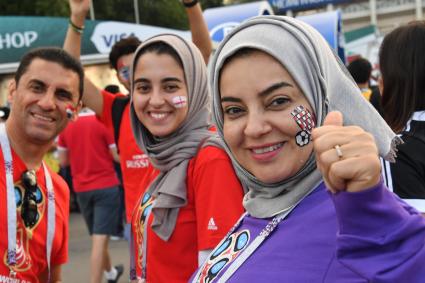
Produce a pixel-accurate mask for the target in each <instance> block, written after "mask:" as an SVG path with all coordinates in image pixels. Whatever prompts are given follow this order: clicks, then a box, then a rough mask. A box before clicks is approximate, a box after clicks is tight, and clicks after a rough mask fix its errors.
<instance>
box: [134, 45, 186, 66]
mask: <svg viewBox="0 0 425 283" xmlns="http://www.w3.org/2000/svg"><path fill="white" fill-rule="evenodd" d="M146 53H156V54H158V55H161V54H167V55H170V56H171V57H173V58H174V60H176V62H177V64H179V66H180V67H181V68H182V69H183V70H184V67H183V61H182V59H181V58H180V56H179V54H178V53H177V51H176V50H175V49H174V48H173V47H171V46H170V45H168V44H167V43H165V42H162V41H155V42H152V43H150V44H148V45H146V46H145V47H144V48H143V50H142V51H140V52H139V53H137V55H136V58H134V62H136V65H135V66H134V68H135V69H136V66H137V63H138V62H137V61H138V60H139V58H140V56H142V55H143V54H146Z"/></svg>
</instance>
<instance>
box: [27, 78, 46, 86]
mask: <svg viewBox="0 0 425 283" xmlns="http://www.w3.org/2000/svg"><path fill="white" fill-rule="evenodd" d="M33 83H35V84H39V85H41V86H43V87H46V83H45V82H43V81H40V80H38V79H31V80H30V81H29V82H28V84H29V85H30V84H33Z"/></svg>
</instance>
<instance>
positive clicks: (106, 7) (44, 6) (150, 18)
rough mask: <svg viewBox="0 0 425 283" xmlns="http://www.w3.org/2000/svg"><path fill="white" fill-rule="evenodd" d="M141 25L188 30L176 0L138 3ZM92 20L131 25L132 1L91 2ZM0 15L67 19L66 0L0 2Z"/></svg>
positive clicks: (206, 4)
mask: <svg viewBox="0 0 425 283" xmlns="http://www.w3.org/2000/svg"><path fill="white" fill-rule="evenodd" d="M200 2H201V5H202V7H203V9H208V8H213V7H218V6H222V5H223V1H222V0H201V1H200ZM138 5H139V16H140V21H141V23H142V24H146V25H153V26H162V27H169V28H175V29H188V28H189V27H188V23H187V17H186V13H185V12H184V7H183V5H182V4H181V3H180V0H138ZM93 7H94V14H95V19H96V20H109V21H123V22H132V23H134V22H135V15H134V0H93ZM0 15H1V16H51V17H68V16H69V6H68V0H15V1H9V0H0Z"/></svg>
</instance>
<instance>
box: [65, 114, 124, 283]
mask: <svg viewBox="0 0 425 283" xmlns="http://www.w3.org/2000/svg"><path fill="white" fill-rule="evenodd" d="M83 110H84V111H83V112H80V114H79V115H78V120H76V121H74V122H72V123H70V124H69V125H68V127H67V128H66V129H65V130H64V131H63V132H62V133H61V134H60V135H59V141H58V149H59V160H60V163H61V166H68V165H70V166H71V174H72V183H73V186H74V191H75V192H76V195H77V201H78V204H79V206H80V209H81V212H82V214H83V216H84V220H85V222H86V224H87V227H88V230H89V233H90V235H91V237H92V253H91V260H90V262H91V280H90V281H91V282H92V283H100V282H101V281H102V271H105V277H106V279H108V280H109V281H108V282H118V278H119V277H120V276H121V274H122V273H123V266H122V265H118V266H115V267H113V266H112V265H111V258H110V255H109V252H108V243H109V237H110V236H111V235H116V234H117V232H118V231H117V230H118V224H119V221H120V214H119V204H120V196H119V181H118V178H117V176H116V174H115V169H114V165H113V157H115V158H116V159H117V160H118V159H119V158H118V155H117V152H116V146H115V143H114V140H113V137H112V135H111V133H110V132H109V131H108V130H107V129H106V127H105V126H104V125H103V124H102V123H101V122H99V121H98V120H97V119H96V116H95V114H94V113H93V112H92V111H90V110H88V109H83Z"/></svg>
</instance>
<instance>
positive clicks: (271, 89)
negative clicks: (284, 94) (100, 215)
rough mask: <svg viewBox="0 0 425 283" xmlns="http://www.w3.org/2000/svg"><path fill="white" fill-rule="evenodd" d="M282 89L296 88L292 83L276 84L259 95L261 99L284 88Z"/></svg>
mask: <svg viewBox="0 0 425 283" xmlns="http://www.w3.org/2000/svg"><path fill="white" fill-rule="evenodd" d="M282 87H294V86H293V85H291V84H290V83H287V82H279V83H275V84H272V85H271V86H269V87H268V88H266V89H265V90H262V91H260V93H259V95H260V96H261V97H263V96H267V95H269V94H270V93H272V92H273V91H275V90H277V89H279V88H282Z"/></svg>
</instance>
